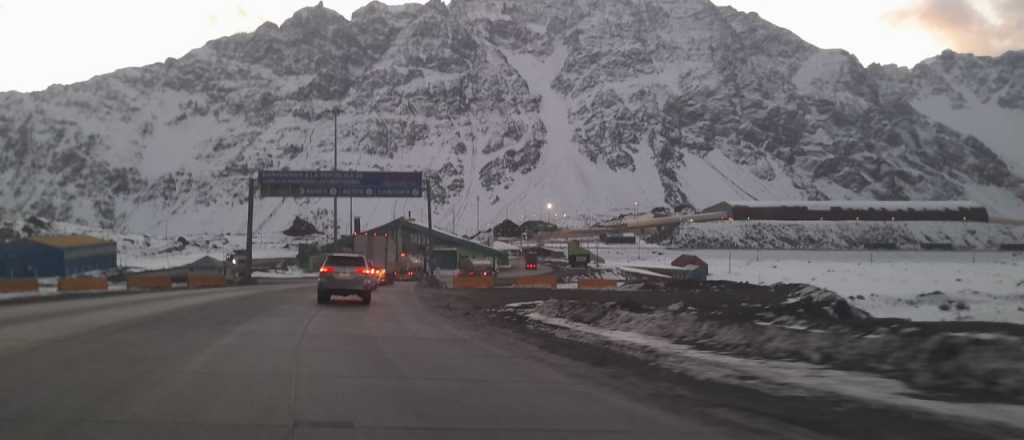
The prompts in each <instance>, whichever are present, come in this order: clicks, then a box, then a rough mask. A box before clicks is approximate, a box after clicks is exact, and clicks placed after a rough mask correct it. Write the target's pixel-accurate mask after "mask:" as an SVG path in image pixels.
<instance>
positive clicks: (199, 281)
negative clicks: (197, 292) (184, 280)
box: [188, 273, 228, 289]
mask: <svg viewBox="0 0 1024 440" xmlns="http://www.w3.org/2000/svg"><path fill="white" fill-rule="evenodd" d="M227 285H228V280H227V279H226V278H224V277H223V276H220V275H196V274H191V273H190V274H188V288H189V289H205V288H208V287H224V286H227Z"/></svg>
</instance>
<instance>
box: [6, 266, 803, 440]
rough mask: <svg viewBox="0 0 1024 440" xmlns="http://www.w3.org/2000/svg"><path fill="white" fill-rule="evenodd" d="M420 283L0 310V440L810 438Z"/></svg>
mask: <svg viewBox="0 0 1024 440" xmlns="http://www.w3.org/2000/svg"><path fill="white" fill-rule="evenodd" d="M423 294H424V293H423V292H418V291H416V289H415V287H413V286H412V285H402V284H400V285H397V286H393V287H386V288H382V289H380V290H378V291H377V293H376V294H375V297H374V303H373V305H371V306H369V307H366V306H362V305H359V304H358V303H357V302H356V301H351V302H348V301H345V300H339V299H336V300H335V304H333V305H330V306H317V305H316V304H315V293H314V286H313V284H312V283H311V282H304V283H299V284H278V285H270V286H259V287H247V288H232V289H224V290H217V291H195V292H175V293H156V294H145V295H133V296H127V297H116V298H102V299H90V300H79V301H65V302H54V303H42V304H29V305H18V306H10V307H0V438H3V439H36V438H47V439H49V438H56V439H65V438H66V439H141V438H145V439H164V438H183V439H203V438H216V439H224V438H239V439H262V438H267V439H288V438H295V439H319V438H323V439H357V438H358V439H420V438H431V439H433V438H438V439H442V438H443V439H450V438H456V439H463V438H464V439H483V438H487V439H513V438H514V439H519V438H529V439H535V438H541V439H547V438H558V439H574V438H587V439H592V438H596V439H661V438H665V439H670V438H671V439H689V438H695V439H712V438H713V439H732V438H802V436H798V435H795V434H793V433H788V434H780V435H766V433H765V432H764V430H763V426H761V427H760V428H758V427H757V426H743V425H744V424H743V423H742V422H733V423H723V421H722V420H718V419H714V418H708V417H707V416H706V415H705V413H703V412H698V411H694V413H693V414H692V415H689V416H688V415H686V414H679V413H678V412H673V413H669V412H666V411H664V410H662V409H659V407H658V406H657V405H655V404H653V403H650V402H645V401H643V399H638V398H637V397H636V396H632V397H630V396H629V395H628V393H622V392H619V391H616V390H615V389H614V387H609V386H605V385H603V384H601V383H598V382H595V381H590V380H588V379H587V377H586V376H587V375H586V374H585V372H581V371H565V370H564V369H562V368H560V367H559V365H560V364H559V363H558V362H547V361H545V360H544V359H543V358H538V354H537V353H534V352H531V351H530V350H527V349H522V348H517V345H516V344H504V343H500V342H497V341H494V340H491V339H490V338H488V337H487V336H485V334H484V333H480V332H477V331H475V330H474V329H473V328H469V327H467V326H466V325H464V324H459V323H456V322H454V321H452V320H450V319H449V318H446V317H445V316H444V315H443V314H441V313H438V312H437V311H436V310H434V309H433V308H431V306H430V305H429V304H427V302H425V301H424V300H423V299H422V298H421V297H420V296H421V295H423ZM751 424H752V425H756V423H754V422H751Z"/></svg>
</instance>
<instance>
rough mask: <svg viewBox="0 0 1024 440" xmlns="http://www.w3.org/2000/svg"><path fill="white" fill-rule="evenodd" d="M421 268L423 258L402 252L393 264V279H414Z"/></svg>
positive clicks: (417, 277)
mask: <svg viewBox="0 0 1024 440" xmlns="http://www.w3.org/2000/svg"><path fill="white" fill-rule="evenodd" d="M421 270H423V259H422V258H420V257H417V256H415V255H411V254H409V253H406V252H402V254H401V255H399V257H398V261H397V262H396V264H395V270H394V279H395V280H397V281H416V280H417V279H419V273H420V271H421Z"/></svg>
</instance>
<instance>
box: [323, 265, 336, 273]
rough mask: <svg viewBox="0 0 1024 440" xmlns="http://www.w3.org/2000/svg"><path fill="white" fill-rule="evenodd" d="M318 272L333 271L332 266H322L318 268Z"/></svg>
mask: <svg viewBox="0 0 1024 440" xmlns="http://www.w3.org/2000/svg"><path fill="white" fill-rule="evenodd" d="M320 273H334V268H333V267H331V266H324V267H321V268H320Z"/></svg>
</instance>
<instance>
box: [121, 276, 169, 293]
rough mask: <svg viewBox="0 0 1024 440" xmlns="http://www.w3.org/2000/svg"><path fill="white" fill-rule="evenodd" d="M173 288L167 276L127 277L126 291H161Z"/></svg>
mask: <svg viewBox="0 0 1024 440" xmlns="http://www.w3.org/2000/svg"><path fill="white" fill-rule="evenodd" d="M173 286H174V283H173V282H172V281H171V277H169V276H136V277H128V290H135V289H163V290H167V289H170V288H172V287H173Z"/></svg>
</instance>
